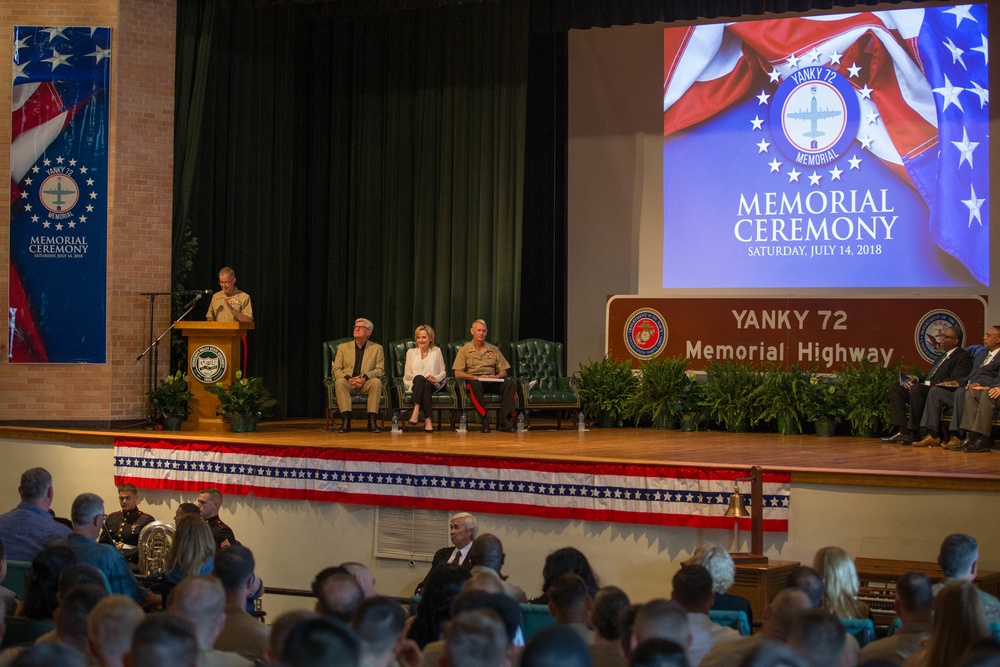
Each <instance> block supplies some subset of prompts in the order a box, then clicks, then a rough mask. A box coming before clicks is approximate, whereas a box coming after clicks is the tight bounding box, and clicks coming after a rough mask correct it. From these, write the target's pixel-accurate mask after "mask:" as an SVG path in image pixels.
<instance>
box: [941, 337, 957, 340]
mask: <svg viewBox="0 0 1000 667" xmlns="http://www.w3.org/2000/svg"><path fill="white" fill-rule="evenodd" d="M941 338H950V339H951V340H958V336H941Z"/></svg>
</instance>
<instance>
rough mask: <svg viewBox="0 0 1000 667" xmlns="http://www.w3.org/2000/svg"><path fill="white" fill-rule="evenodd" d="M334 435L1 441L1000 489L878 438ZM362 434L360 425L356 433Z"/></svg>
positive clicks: (946, 458) (618, 432) (320, 428)
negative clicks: (643, 468)
mask: <svg viewBox="0 0 1000 667" xmlns="http://www.w3.org/2000/svg"><path fill="white" fill-rule="evenodd" d="M354 425H355V428H356V430H354V431H352V432H351V433H346V434H342V433H334V432H329V431H326V430H325V422H324V421H323V420H288V421H280V422H263V423H261V424H259V425H258V430H257V431H256V432H255V433H219V432H208V431H180V432H169V431H151V430H143V429H139V428H137V429H132V430H123V431H111V430H107V431H104V430H82V429H50V428H27V427H20V426H0V438H16V439H34V440H54V441H60V442H80V443H84V444H91V445H93V444H97V445H100V444H106V445H108V446H111V445H112V444H113V443H114V439H115V438H116V437H129V438H151V439H162V440H176V439H179V440H193V441H200V442H243V443H253V444H267V445H296V446H306V447H333V448H340V449H358V450H380V451H394V452H419V453H424V454H449V455H463V454H468V455H475V456H497V457H506V458H527V459H538V460H545V461H573V462H588V463H615V464H629V463H634V464H653V465H694V466H701V467H711V466H719V467H727V468H733V467H742V466H746V467H749V466H753V465H759V466H761V467H762V468H764V469H765V470H775V471H778V470H781V471H788V472H790V473H791V474H792V483H793V484H847V485H860V486H888V487H909V488H928V489H931V488H934V489H954V490H969V491H1000V454H998V453H996V452H992V453H986V454H967V453H964V452H949V451H945V450H943V449H941V448H940V447H917V448H915V447H904V446H902V445H895V444H885V443H883V442H881V441H880V440H878V439H863V438H852V437H842V436H836V437H832V438H819V437H817V436H815V435H811V434H810V435H795V436H782V435H777V434H773V433H726V432H722V431H699V432H696V433H684V432H681V431H660V430H653V429H649V428H621V429H599V428H592V429H591V430H589V431H587V432H585V433H579V432H577V431H576V430H575V429H571V428H567V427H565V426H564V427H563V428H562V429H556V428H555V423H554V421H553V422H547V421H545V420H541V419H536V420H534V423H533V426H534V428H532V429H531V430H530V431H527V432H526V433H523V434H511V433H498V432H495V431H494V432H492V433H489V434H482V433H480V432H479V430H478V427H477V426H472V427H470V431H469V432H468V433H465V434H459V433H453V432H451V431H450V430H449V429H448V428H447V427H445V430H443V431H435V432H434V433H431V434H425V433H423V432H422V431H407V432H405V433H402V434H392V433H389V432H388V431H387V432H385V433H380V434H371V433H367V432H366V431H365V430H364V422H363V421H361V420H355V423H354ZM357 427H360V429H358V428H357Z"/></svg>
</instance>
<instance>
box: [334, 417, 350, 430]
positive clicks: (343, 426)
mask: <svg viewBox="0 0 1000 667" xmlns="http://www.w3.org/2000/svg"><path fill="white" fill-rule="evenodd" d="M350 430H351V418H350V417H344V423H343V424H341V425H340V428H338V429H337V432H338V433H347V432H349V431H350Z"/></svg>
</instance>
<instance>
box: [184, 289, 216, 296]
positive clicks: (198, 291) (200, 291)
mask: <svg viewBox="0 0 1000 667" xmlns="http://www.w3.org/2000/svg"><path fill="white" fill-rule="evenodd" d="M181 294H201V295H202V296H208V295H209V294H212V290H210V289H186V290H184V291H183V292H181Z"/></svg>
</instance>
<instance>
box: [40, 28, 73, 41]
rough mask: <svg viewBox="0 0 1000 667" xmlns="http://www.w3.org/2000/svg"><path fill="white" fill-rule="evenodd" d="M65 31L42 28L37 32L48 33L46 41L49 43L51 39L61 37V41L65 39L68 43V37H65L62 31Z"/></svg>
mask: <svg viewBox="0 0 1000 667" xmlns="http://www.w3.org/2000/svg"><path fill="white" fill-rule="evenodd" d="M65 29H66V28H42V29H41V30H39V32H47V33H49V37H48V40H49V41H50V42H51V41H52V40H53V39H55V38H56V37H62V38H63V39H65V40H66V41H67V42H68V41H69V37H67V36H66V35H65V34H63V30H65Z"/></svg>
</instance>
